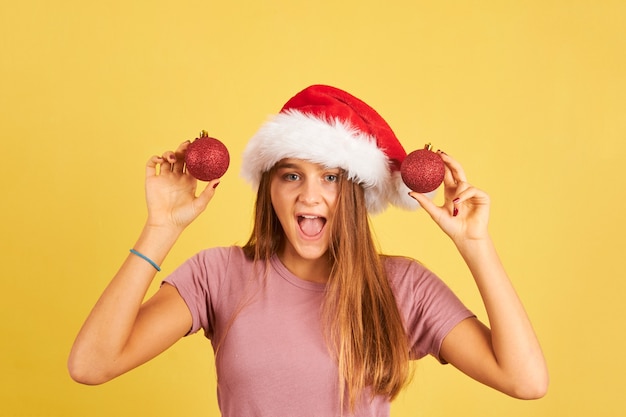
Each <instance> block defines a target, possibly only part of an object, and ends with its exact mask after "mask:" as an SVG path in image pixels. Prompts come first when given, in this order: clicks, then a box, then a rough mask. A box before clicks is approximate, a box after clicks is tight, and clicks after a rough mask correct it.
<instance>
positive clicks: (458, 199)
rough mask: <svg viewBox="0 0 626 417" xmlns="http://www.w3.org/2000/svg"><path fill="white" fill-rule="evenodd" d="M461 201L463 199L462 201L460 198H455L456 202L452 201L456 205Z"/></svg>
mask: <svg viewBox="0 0 626 417" xmlns="http://www.w3.org/2000/svg"><path fill="white" fill-rule="evenodd" d="M459 201H461V199H460V198H458V197H457V198H455V199H454V200H452V202H453V203H454V204H456V203H458V202H459Z"/></svg>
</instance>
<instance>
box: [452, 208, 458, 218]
mask: <svg viewBox="0 0 626 417" xmlns="http://www.w3.org/2000/svg"><path fill="white" fill-rule="evenodd" d="M457 214H459V209H458V208H456V207H455V208H454V210H453V211H452V217H456V215H457Z"/></svg>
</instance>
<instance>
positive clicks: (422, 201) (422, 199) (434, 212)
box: [409, 191, 441, 220]
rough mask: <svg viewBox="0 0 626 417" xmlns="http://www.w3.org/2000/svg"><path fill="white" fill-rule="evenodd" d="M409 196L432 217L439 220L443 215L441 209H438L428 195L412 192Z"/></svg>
mask: <svg viewBox="0 0 626 417" xmlns="http://www.w3.org/2000/svg"><path fill="white" fill-rule="evenodd" d="M409 195H410V196H411V197H412V198H413V199H414V200H415V201H417V202H418V203H419V205H420V206H422V208H423V209H424V210H425V211H426V213H428V214H429V215H430V217H432V218H433V219H435V220H437V219H438V218H439V216H440V215H441V213H440V210H441V208H440V207H437V205H436V204H435V203H433V200H432V199H431V198H430V197H429V196H428V195H426V194H422V193H418V192H416V191H411V192H410V193H409Z"/></svg>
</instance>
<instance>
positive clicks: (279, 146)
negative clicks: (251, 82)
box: [242, 85, 419, 214]
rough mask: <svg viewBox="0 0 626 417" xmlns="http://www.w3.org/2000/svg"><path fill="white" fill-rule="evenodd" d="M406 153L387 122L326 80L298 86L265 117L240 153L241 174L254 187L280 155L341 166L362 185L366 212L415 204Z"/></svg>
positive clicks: (281, 157)
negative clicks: (405, 171) (404, 169)
mask: <svg viewBox="0 0 626 417" xmlns="http://www.w3.org/2000/svg"><path fill="white" fill-rule="evenodd" d="M406 155H407V153H406V151H405V150H404V148H403V147H402V145H401V144H400V142H399V141H398V138H397V137H396V135H395V134H394V132H393V130H392V129H391V127H390V126H389V125H388V124H387V122H386V121H385V120H384V119H383V118H382V117H381V116H380V115H379V114H378V113H377V112H376V111H375V110H374V109H373V108H371V107H370V106H369V105H367V104H366V103H365V102H363V101H361V100H360V99H358V98H356V97H354V96H352V95H351V94H349V93H347V92H345V91H342V90H340V89H338V88H334V87H330V86H327V85H312V86H310V87H307V88H305V89H304V90H302V91H300V92H299V93H298V94H296V95H295V96H294V97H292V98H291V99H290V100H289V101H287V103H286V104H285V105H284V106H283V108H282V109H281V111H280V113H278V114H276V115H274V116H272V117H271V118H270V119H269V120H268V121H267V122H265V123H264V124H263V125H262V126H261V127H260V129H259V130H258V131H257V133H256V134H255V135H254V136H253V137H252V138H251V139H250V142H249V143H248V145H247V147H246V149H245V150H244V153H243V165H242V166H243V168H242V176H243V177H244V178H245V179H246V180H247V181H249V182H250V183H251V184H252V185H253V186H254V187H255V188H256V187H258V185H259V182H260V179H261V175H262V174H263V173H264V172H266V171H269V170H270V169H271V168H272V167H273V166H274V165H275V164H276V163H277V162H279V161H280V160H281V159H284V158H297V159H304V160H307V161H310V162H315V163H319V164H322V165H324V166H326V167H329V168H342V169H344V170H345V171H346V173H347V175H348V178H349V179H351V180H352V181H355V182H357V183H359V184H361V186H362V187H363V188H364V190H365V198H366V204H367V208H368V212H369V213H371V214H375V213H379V212H381V211H383V210H384V209H385V208H386V207H387V206H388V205H389V204H393V205H395V206H398V207H402V208H407V209H415V208H417V207H419V205H418V204H417V202H416V201H415V200H414V199H413V198H411V197H410V196H409V195H408V193H409V191H410V189H409V188H408V187H407V186H406V185H405V184H404V182H403V181H402V177H401V175H400V165H401V164H402V161H403V160H404V158H405V157H406Z"/></svg>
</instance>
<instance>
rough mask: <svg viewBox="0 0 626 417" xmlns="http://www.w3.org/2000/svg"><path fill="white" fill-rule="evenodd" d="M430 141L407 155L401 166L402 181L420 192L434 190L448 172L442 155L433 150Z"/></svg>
mask: <svg viewBox="0 0 626 417" xmlns="http://www.w3.org/2000/svg"><path fill="white" fill-rule="evenodd" d="M431 149H432V146H431V145H430V143H428V144H426V146H425V147H424V149H418V150H416V151H413V152H411V153H410V154H408V155H407V156H406V158H405V159H404V161H402V165H401V166H400V174H401V176H402V181H404V183H405V184H406V186H407V187H409V188H410V189H411V190H413V191H416V192H418V193H429V192H431V191H434V190H436V189H437V187H439V186H440V185H441V183H442V182H443V176H444V174H445V172H446V170H445V165H444V163H443V160H442V159H441V156H439V154H437V153H436V152H433V151H431Z"/></svg>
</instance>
